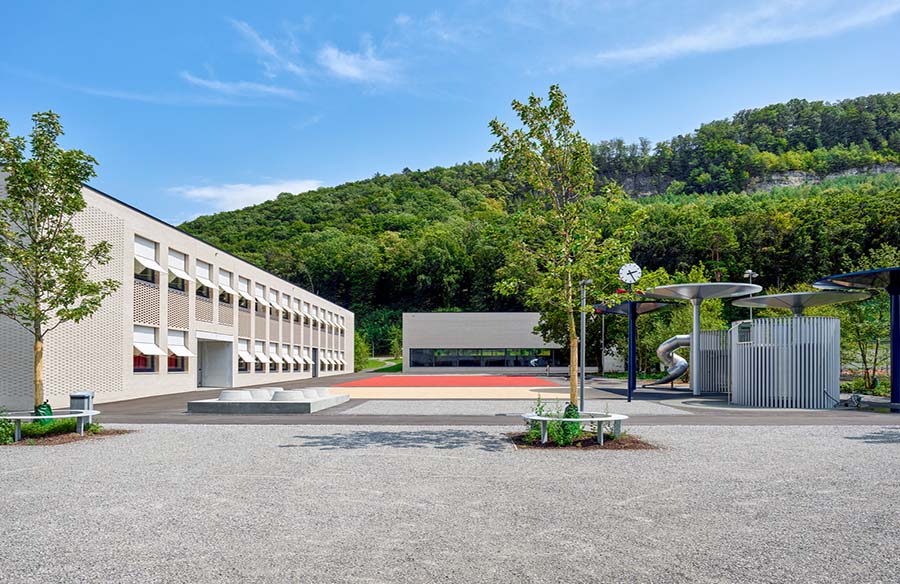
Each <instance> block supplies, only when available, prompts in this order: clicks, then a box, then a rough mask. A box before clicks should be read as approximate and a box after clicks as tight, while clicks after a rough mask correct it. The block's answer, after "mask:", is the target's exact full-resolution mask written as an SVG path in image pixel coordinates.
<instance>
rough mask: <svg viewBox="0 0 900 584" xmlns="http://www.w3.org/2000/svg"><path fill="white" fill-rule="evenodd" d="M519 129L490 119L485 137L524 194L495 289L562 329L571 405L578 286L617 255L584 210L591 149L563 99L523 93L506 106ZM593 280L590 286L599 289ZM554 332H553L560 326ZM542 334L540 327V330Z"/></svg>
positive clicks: (619, 250)
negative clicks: (518, 297)
mask: <svg viewBox="0 0 900 584" xmlns="http://www.w3.org/2000/svg"><path fill="white" fill-rule="evenodd" d="M512 108H513V110H514V111H515V112H516V114H517V115H518V117H519V120H520V121H521V123H522V126H523V127H521V128H517V129H515V130H510V129H509V128H508V127H507V125H506V124H504V123H503V122H501V121H499V120H498V119H494V120H492V121H491V123H490V128H491V132H492V133H493V134H494V136H496V137H497V143H496V144H494V145H493V146H492V147H491V152H498V153H500V154H501V156H502V159H501V165H502V167H503V169H504V170H506V171H507V172H508V173H510V174H511V175H512V177H513V178H514V179H516V180H517V181H518V182H520V183H521V184H522V185H523V186H524V187H525V188H526V189H527V191H528V194H529V196H528V197H527V200H526V201H525V203H524V204H523V205H522V207H521V209H520V210H519V212H518V213H517V214H516V217H515V227H514V230H513V231H514V233H513V238H512V239H513V242H514V245H513V248H512V249H510V250H508V252H507V253H508V259H509V261H508V264H507V267H506V268H504V269H502V270H501V272H502V274H501V275H502V277H503V279H502V280H501V281H500V282H498V284H497V290H498V292H500V293H502V294H507V295H514V294H518V293H520V292H523V291H524V293H525V303H526V304H527V305H529V306H531V307H534V308H536V309H537V310H538V311H539V312H540V313H541V321H542V325H547V324H549V325H550V328H555V326H556V325H558V324H562V325H563V327H564V331H565V338H566V340H567V341H568V345H569V400H570V402H571V403H573V404H574V403H576V381H577V364H578V333H577V329H576V324H575V321H576V319H575V315H576V313H578V312H579V310H580V309H579V303H580V298H579V281H580V280H583V279H587V278H597V277H598V273H599V271H600V266H603V267H604V268H605V270H604V271H605V272H609V271H610V270H609V267H608V264H609V263H610V262H609V261H608V260H609V259H610V258H611V257H617V258H618V257H623V256H624V255H625V254H624V253H623V251H624V250H625V247H624V246H623V245H621V244H620V242H619V241H618V240H614V239H603V238H602V236H601V233H600V224H601V222H600V219H601V211H602V206H601V205H598V204H596V203H595V204H591V203H590V198H591V193H592V191H593V187H594V166H593V163H592V160H591V149H590V146H589V144H588V143H587V141H586V140H585V139H584V138H583V137H582V136H581V134H580V133H578V132H577V131H575V130H574V126H575V122H574V120H573V119H572V116H571V115H570V114H569V109H568V106H567V104H566V96H565V94H564V93H563V92H562V90H561V89H560V88H559V86H558V85H553V86H551V87H550V91H549V95H548V99H547V102H546V103H545V102H544V101H543V100H542V99H541V98H540V97H537V96H535V95H533V94H532V95H531V97H529V99H528V102H527V103H522V102H520V101H518V100H514V101H513V102H512ZM597 284H598V283H597V282H595V288H599V289H602V287H600V286H598V285H597ZM563 327H560V328H563ZM543 328H544V329H545V330H546V328H547V327H546V326H544V327H543Z"/></svg>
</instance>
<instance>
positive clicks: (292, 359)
mask: <svg viewBox="0 0 900 584" xmlns="http://www.w3.org/2000/svg"><path fill="white" fill-rule="evenodd" d="M281 358H282V359H284V360H285V362H287V363H290V364H291V365H293V364H294V363H296V361H294V358H293V357H291V356H290V355H289V354H287V353H282V354H281Z"/></svg>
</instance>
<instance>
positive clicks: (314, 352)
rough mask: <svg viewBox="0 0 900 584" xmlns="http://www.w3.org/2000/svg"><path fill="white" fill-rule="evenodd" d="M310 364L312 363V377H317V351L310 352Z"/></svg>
mask: <svg viewBox="0 0 900 584" xmlns="http://www.w3.org/2000/svg"><path fill="white" fill-rule="evenodd" d="M312 362H313V364H312V376H313V377H318V376H319V350H318V349H313V350H312Z"/></svg>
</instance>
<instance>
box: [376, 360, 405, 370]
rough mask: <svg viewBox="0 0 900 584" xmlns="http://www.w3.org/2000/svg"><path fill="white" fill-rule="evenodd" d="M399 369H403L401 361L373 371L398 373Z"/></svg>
mask: <svg viewBox="0 0 900 584" xmlns="http://www.w3.org/2000/svg"><path fill="white" fill-rule="evenodd" d="M401 371H403V361H397V362H395V363H393V364H392V365H388V366H387V367H382V368H381V369H376V370H375V371H373V373H400V372H401Z"/></svg>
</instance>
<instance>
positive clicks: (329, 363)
mask: <svg viewBox="0 0 900 584" xmlns="http://www.w3.org/2000/svg"><path fill="white" fill-rule="evenodd" d="M322 363H325V364H326V365H334V362H333V361H332V360H331V359H329V358H328V357H322Z"/></svg>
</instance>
